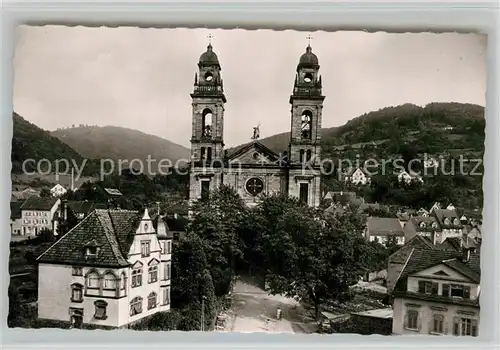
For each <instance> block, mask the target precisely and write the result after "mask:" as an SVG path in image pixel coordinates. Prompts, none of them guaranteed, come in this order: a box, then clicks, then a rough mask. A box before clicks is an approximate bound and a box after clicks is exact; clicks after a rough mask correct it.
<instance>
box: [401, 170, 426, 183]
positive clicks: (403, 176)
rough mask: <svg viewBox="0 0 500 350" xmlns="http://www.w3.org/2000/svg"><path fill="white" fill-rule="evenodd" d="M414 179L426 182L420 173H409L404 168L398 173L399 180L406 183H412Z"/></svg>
mask: <svg viewBox="0 0 500 350" xmlns="http://www.w3.org/2000/svg"><path fill="white" fill-rule="evenodd" d="M412 181H418V182H420V183H423V182H424V180H423V179H422V177H421V176H420V175H418V174H409V173H408V172H406V171H404V170H403V171H401V172H400V173H399V174H398V182H404V183H406V184H410V183H411V182H412Z"/></svg>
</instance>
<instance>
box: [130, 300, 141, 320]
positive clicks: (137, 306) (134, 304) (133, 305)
mask: <svg viewBox="0 0 500 350" xmlns="http://www.w3.org/2000/svg"><path fill="white" fill-rule="evenodd" d="M141 312H142V298H141V297H135V298H134V299H132V300H131V301H130V316H134V315H138V314H140V313H141Z"/></svg>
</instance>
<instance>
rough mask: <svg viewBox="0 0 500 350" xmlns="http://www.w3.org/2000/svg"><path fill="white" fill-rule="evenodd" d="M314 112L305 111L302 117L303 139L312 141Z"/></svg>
mask: <svg viewBox="0 0 500 350" xmlns="http://www.w3.org/2000/svg"><path fill="white" fill-rule="evenodd" d="M311 130H312V112H311V111H304V112H303V113H302V116H301V136H302V138H303V139H311Z"/></svg>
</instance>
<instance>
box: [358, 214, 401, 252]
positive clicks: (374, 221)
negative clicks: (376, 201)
mask: <svg viewBox="0 0 500 350" xmlns="http://www.w3.org/2000/svg"><path fill="white" fill-rule="evenodd" d="M365 238H366V240H367V241H370V242H372V241H377V242H379V243H382V244H387V243H388V241H389V239H390V238H394V239H395V241H396V244H399V245H403V244H404V243H405V234H404V231H403V228H402V227H401V224H400V223H399V220H398V219H397V218H379V217H374V216H370V217H368V218H367V220H366V228H365Z"/></svg>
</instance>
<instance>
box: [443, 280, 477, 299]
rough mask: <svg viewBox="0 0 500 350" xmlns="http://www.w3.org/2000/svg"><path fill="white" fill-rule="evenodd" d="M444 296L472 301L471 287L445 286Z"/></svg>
mask: <svg viewBox="0 0 500 350" xmlns="http://www.w3.org/2000/svg"><path fill="white" fill-rule="evenodd" d="M443 296H447V297H451V298H464V299H470V287H468V286H464V285H460V284H443Z"/></svg>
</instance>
